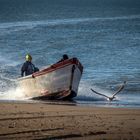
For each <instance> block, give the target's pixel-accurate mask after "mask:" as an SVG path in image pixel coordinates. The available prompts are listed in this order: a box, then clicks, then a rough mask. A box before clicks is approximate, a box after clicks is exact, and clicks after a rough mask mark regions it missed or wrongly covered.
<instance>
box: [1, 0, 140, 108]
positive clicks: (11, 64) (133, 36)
mask: <svg viewBox="0 0 140 140" xmlns="http://www.w3.org/2000/svg"><path fill="white" fill-rule="evenodd" d="M27 53H30V54H31V55H32V57H33V63H34V64H35V65H36V66H38V67H39V68H40V69H41V68H43V67H45V66H47V65H50V64H53V63H55V62H57V61H58V60H60V59H61V57H62V55H63V54H68V55H69V57H70V58H71V57H77V58H78V59H79V60H80V62H81V63H82V64H83V66H84V71H83V75H82V79H81V82H80V85H79V92H78V96H77V97H76V98H74V101H75V102H77V103H80V104H86V105H87V104H89V105H95V106H96V105H97V106H113V107H140V1H139V0H13V1H12V0H0V98H1V99H5V100H7V99H9V100H13V99H16V100H17V99H20V97H22V95H20V94H21V93H20V90H17V88H16V84H15V81H16V79H17V78H18V77H20V69H21V66H22V64H23V62H24V59H25V55H26V54H27ZM123 81H127V84H126V86H125V88H124V90H123V91H121V92H120V93H119V94H118V95H117V96H116V100H115V101H113V102H108V101H107V100H106V99H105V98H104V97H101V96H99V95H95V94H94V93H93V92H92V91H91V90H90V89H91V88H93V89H95V90H96V91H98V92H101V93H104V94H106V95H111V94H112V93H114V92H115V91H116V90H117V89H118V88H119V86H120V84H121V83H123ZM17 95H18V98H17Z"/></svg>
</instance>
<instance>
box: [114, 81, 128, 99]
mask: <svg viewBox="0 0 140 140" xmlns="http://www.w3.org/2000/svg"><path fill="white" fill-rule="evenodd" d="M125 84H126V81H124V83H123V84H122V85H121V86H120V88H119V89H118V90H117V91H116V92H115V93H114V94H113V95H112V97H115V95H117V94H118V93H119V92H120V91H122V90H123V88H124V86H125Z"/></svg>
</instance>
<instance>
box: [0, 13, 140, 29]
mask: <svg viewBox="0 0 140 140" xmlns="http://www.w3.org/2000/svg"><path fill="white" fill-rule="evenodd" d="M126 19H127V20H129V19H130V20H131V19H140V15H130V16H118V17H104V18H103V17H97V18H73V19H72V18H71V19H55V20H42V21H22V22H9V23H0V29H7V28H13V27H15V31H18V28H20V29H21V30H22V29H25V27H26V29H32V28H34V27H36V26H39V25H45V26H55V25H69V24H78V23H81V22H94V21H105V20H126Z"/></svg>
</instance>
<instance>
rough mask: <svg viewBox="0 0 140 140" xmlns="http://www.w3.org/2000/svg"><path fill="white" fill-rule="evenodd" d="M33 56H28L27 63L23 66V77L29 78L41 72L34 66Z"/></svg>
mask: <svg viewBox="0 0 140 140" xmlns="http://www.w3.org/2000/svg"><path fill="white" fill-rule="evenodd" d="M31 61H32V56H31V55H30V54H27V55H26V62H25V63H24V64H23V66H22V68H21V76H22V77H23V76H24V75H25V76H28V75H30V74H33V73H34V72H37V71H39V69H38V68H37V67H35V66H34V64H32V62H31Z"/></svg>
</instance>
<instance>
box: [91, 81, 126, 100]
mask: <svg viewBox="0 0 140 140" xmlns="http://www.w3.org/2000/svg"><path fill="white" fill-rule="evenodd" d="M125 84H126V81H124V82H123V84H122V85H121V86H120V88H119V89H118V90H117V91H116V92H115V93H113V95H112V96H111V97H109V96H107V95H105V94H102V93H99V92H97V91H95V90H93V89H92V88H91V91H92V92H94V93H95V94H98V95H101V96H104V97H106V98H107V99H108V100H109V101H113V99H114V98H116V97H115V96H116V95H117V94H118V93H119V92H120V91H122V90H123V88H124V86H125Z"/></svg>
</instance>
